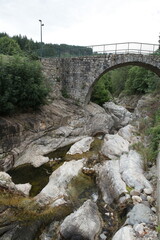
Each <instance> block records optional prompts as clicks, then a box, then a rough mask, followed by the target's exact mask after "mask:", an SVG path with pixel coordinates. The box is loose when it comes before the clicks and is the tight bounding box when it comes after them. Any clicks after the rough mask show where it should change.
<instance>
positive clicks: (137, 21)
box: [0, 0, 160, 46]
mask: <svg viewBox="0 0 160 240" xmlns="http://www.w3.org/2000/svg"><path fill="white" fill-rule="evenodd" d="M39 19H42V21H43V23H44V27H43V41H44V42H45V43H57V44H61V43H65V44H71V45H82V46H88V45H93V44H105V43H115V42H128V41H130V42H133V41H134V42H135V41H136V42H147V43H158V36H159V33H160V0H0V32H7V33H8V34H9V35H10V36H13V35H19V34H21V35H22V36H24V35H26V36H27V37H28V38H32V39H33V40H35V41H40V22H39V21H38V20H39Z"/></svg>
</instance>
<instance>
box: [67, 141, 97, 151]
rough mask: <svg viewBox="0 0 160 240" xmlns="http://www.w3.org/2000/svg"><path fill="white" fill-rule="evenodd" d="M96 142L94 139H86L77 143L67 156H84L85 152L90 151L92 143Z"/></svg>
mask: <svg viewBox="0 0 160 240" xmlns="http://www.w3.org/2000/svg"><path fill="white" fill-rule="evenodd" d="M93 141H94V138H93V137H85V138H83V139H81V140H80V141H78V142H76V143H75V144H73V145H72V146H71V148H70V149H69V151H68V152H67V154H71V155H74V154H77V153H79V154H82V153H83V152H87V151H89V149H90V146H91V143H92V142H93Z"/></svg>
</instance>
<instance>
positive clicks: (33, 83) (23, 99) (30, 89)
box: [0, 56, 47, 114]
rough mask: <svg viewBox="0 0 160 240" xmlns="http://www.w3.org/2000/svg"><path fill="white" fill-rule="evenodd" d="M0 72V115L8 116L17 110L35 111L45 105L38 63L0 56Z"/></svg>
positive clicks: (44, 90) (44, 93)
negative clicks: (30, 109) (31, 109)
mask: <svg viewBox="0 0 160 240" xmlns="http://www.w3.org/2000/svg"><path fill="white" fill-rule="evenodd" d="M0 72H1V74H0V113H1V114H10V113H11V112H13V111H15V110H16V109H17V108H18V109H21V110H27V109H29V108H33V109H37V108H38V106H40V105H41V104H44V103H45V98H46V96H47V89H46V87H45V86H44V83H43V75H42V71H41V66H40V64H39V62H38V61H31V60H28V58H24V57H23V58H22V57H19V56H16V57H15V56H14V57H8V58H7V57H5V58H4V57H3V56H1V59H0Z"/></svg>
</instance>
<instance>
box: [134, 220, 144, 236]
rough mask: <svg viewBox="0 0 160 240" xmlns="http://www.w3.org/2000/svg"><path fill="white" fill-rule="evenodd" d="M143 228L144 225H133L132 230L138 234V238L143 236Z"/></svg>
mask: <svg viewBox="0 0 160 240" xmlns="http://www.w3.org/2000/svg"><path fill="white" fill-rule="evenodd" d="M144 226H145V224H144V223H139V224H135V225H134V226H133V229H134V231H135V232H137V233H138V235H139V236H143V235H144V234H145V231H144Z"/></svg>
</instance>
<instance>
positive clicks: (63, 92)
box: [61, 89, 69, 98]
mask: <svg viewBox="0 0 160 240" xmlns="http://www.w3.org/2000/svg"><path fill="white" fill-rule="evenodd" d="M61 93H62V96H63V97H64V98H69V95H68V93H67V90H66V89H62V90H61Z"/></svg>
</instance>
